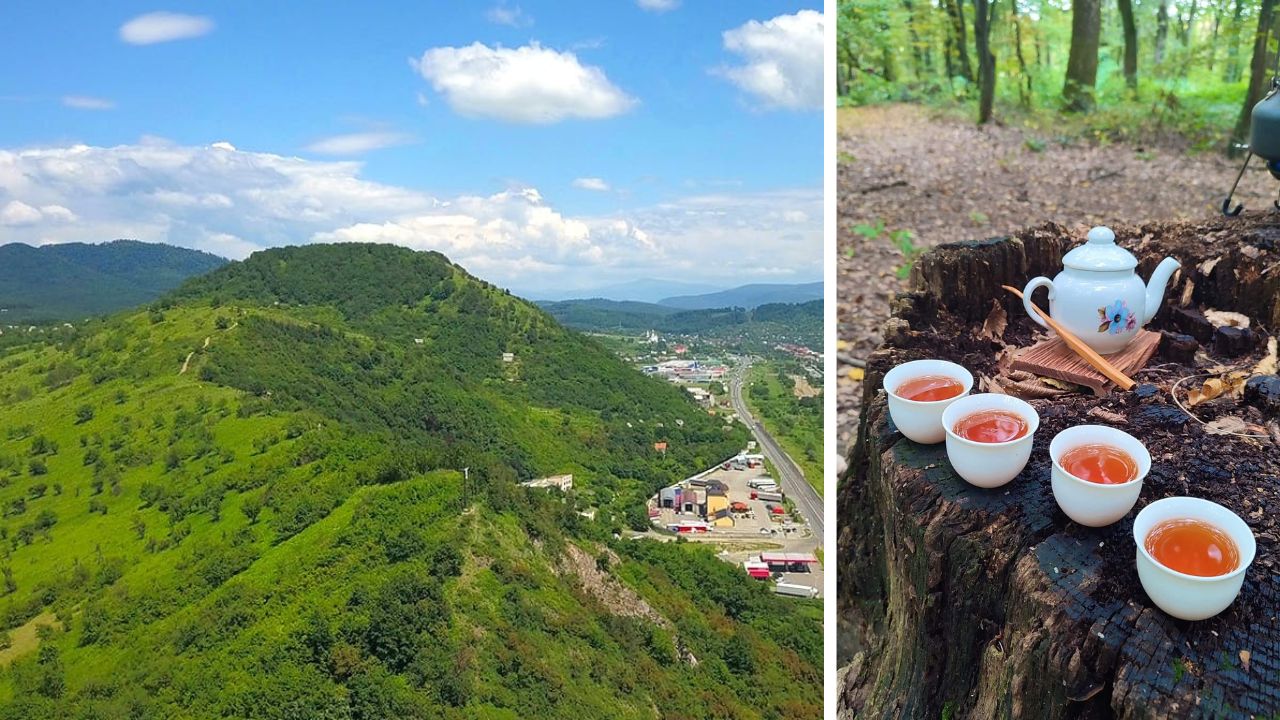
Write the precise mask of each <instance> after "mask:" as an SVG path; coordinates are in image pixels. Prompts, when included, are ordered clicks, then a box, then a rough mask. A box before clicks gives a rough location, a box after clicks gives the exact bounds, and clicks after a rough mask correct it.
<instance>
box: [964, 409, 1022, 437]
mask: <svg viewBox="0 0 1280 720" xmlns="http://www.w3.org/2000/svg"><path fill="white" fill-rule="evenodd" d="M953 430H954V432H955V434H956V435H959V436H960V437H962V438H964V439H965V440H972V441H973V442H980V443H1003V442H1009V441H1011V440H1017V439H1018V438H1020V437H1022V436H1023V435H1026V434H1027V421H1026V419H1025V418H1023V417H1022V416H1021V415H1019V414H1017V413H1012V412H1008V411H1006V410H980V411H978V412H976V413H973V414H971V415H965V416H964V417H962V418H960V419H959V420H958V421H957V422H956V425H955V428H953Z"/></svg>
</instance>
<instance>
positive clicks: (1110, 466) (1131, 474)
mask: <svg viewBox="0 0 1280 720" xmlns="http://www.w3.org/2000/svg"><path fill="white" fill-rule="evenodd" d="M1058 462H1059V464H1061V465H1062V469H1063V470H1066V471H1067V472H1068V473H1071V474H1072V475H1073V476H1075V477H1078V478H1080V479H1081V480H1085V481H1088V482H1091V483H1098V484H1099V485H1123V484H1124V483H1127V482H1129V481H1130V480H1133V479H1134V478H1136V477H1138V461H1136V460H1134V459H1133V458H1132V457H1129V455H1128V453H1126V452H1124V451H1123V450H1121V449H1120V448H1116V447H1112V446H1110V445H1101V444H1094V445H1081V446H1080V447H1076V448H1072V449H1070V450H1068V451H1066V452H1065V453H1063V454H1062V458H1061V459H1060V460H1059V461H1058Z"/></svg>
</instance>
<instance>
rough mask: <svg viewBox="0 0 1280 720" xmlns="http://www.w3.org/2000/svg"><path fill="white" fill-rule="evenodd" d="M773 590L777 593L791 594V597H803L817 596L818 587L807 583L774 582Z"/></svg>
mask: <svg viewBox="0 0 1280 720" xmlns="http://www.w3.org/2000/svg"><path fill="white" fill-rule="evenodd" d="M773 591H774V592H775V593H777V594H778V595H791V596H793V597H805V598H814V597H818V588H816V587H810V586H808V585H800V584H798V583H787V582H780V583H775V584H774V586H773Z"/></svg>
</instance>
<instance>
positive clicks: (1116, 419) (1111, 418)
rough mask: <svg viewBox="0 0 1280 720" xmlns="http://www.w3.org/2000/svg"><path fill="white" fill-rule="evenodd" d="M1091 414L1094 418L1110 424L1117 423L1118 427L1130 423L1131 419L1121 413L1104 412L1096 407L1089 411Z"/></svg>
mask: <svg viewBox="0 0 1280 720" xmlns="http://www.w3.org/2000/svg"><path fill="white" fill-rule="evenodd" d="M1089 414H1090V415H1092V416H1093V417H1096V418H1098V419H1099V420H1106V421H1107V422H1109V423H1116V424H1117V425H1123V424H1124V423H1127V422H1129V419H1128V418H1126V417H1125V416H1123V415H1121V414H1120V413H1116V412H1111V411H1110V410H1103V409H1102V408H1100V407H1095V408H1093V409H1091V410H1089Z"/></svg>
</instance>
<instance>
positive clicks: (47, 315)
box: [0, 240, 227, 324]
mask: <svg viewBox="0 0 1280 720" xmlns="http://www.w3.org/2000/svg"><path fill="white" fill-rule="evenodd" d="M226 262H227V261H226V260H224V259H222V258H220V257H217V256H216V255H210V254H209V253H205V252H200V251H198V250H188V249H186V248H180V247H174V246H172V245H162V244H159V243H144V242H138V241H136V240H116V241H114V242H108V243H102V244H97V245H94V244H87V243H64V244H58V245H42V246H40V247H31V246H30V245H24V244H22V243H10V244H8V245H0V308H3V309H4V312H3V313H0V324H5V323H28V322H49V321H53V320H73V321H79V320H82V319H84V318H85V317H88V316H90V315H102V314H105V313H111V312H115V311H117V310H122V309H124V308H128V307H133V306H136V305H141V304H143V303H147V302H150V301H152V300H154V299H156V298H157V297H159V296H160V295H162V294H164V293H165V292H167V291H169V290H172V289H173V288H175V287H177V286H178V285H180V284H181V283H182V281H184V280H186V279H187V278H189V277H192V276H194V275H199V274H201V273H205V272H208V271H210V270H213V269H214V268H217V267H219V266H221V265H223V264H225V263H226Z"/></svg>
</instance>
